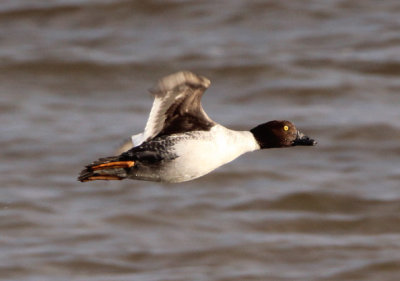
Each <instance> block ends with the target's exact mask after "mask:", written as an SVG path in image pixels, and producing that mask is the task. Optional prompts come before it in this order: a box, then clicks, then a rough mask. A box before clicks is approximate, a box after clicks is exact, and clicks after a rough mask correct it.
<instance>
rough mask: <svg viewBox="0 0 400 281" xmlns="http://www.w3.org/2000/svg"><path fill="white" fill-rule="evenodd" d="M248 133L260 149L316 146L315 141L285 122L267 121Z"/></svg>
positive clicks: (290, 123)
mask: <svg viewBox="0 0 400 281" xmlns="http://www.w3.org/2000/svg"><path fill="white" fill-rule="evenodd" d="M250 132H252V133H253V135H254V138H255V139H256V140H257V142H258V144H259V145H260V148H261V149H264V148H278V147H290V146H297V145H303V146H312V145H316V144H317V142H316V141H315V140H313V139H310V138H309V137H307V136H306V135H304V134H303V133H301V132H300V131H299V130H297V129H296V126H295V125H294V124H293V123H292V122H289V121H286V120H282V121H279V120H274V121H269V122H267V123H264V124H261V125H258V126H257V127H255V128H253V129H251V130H250Z"/></svg>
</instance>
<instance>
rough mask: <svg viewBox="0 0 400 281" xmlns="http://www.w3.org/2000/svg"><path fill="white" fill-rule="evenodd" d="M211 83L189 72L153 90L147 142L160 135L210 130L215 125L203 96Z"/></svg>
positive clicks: (164, 81) (179, 73)
mask: <svg viewBox="0 0 400 281" xmlns="http://www.w3.org/2000/svg"><path fill="white" fill-rule="evenodd" d="M209 86H210V80H208V79H207V78H205V77H202V76H198V75H196V74H194V73H192V72H189V71H181V72H177V73H174V74H171V75H169V76H166V77H164V78H162V79H161V80H160V81H159V82H158V83H157V85H156V86H155V87H154V88H153V89H151V90H150V92H151V93H152V94H153V95H154V103H153V107H152V108H151V111H150V115H149V119H148V121H147V123H146V127H145V130H144V132H143V138H142V140H143V141H147V140H149V139H152V138H154V137H156V136H158V135H165V134H173V133H180V132H188V131H194V130H209V129H210V128H211V127H212V126H214V125H215V122H214V121H212V120H211V119H210V117H208V115H207V114H206V113H205V111H204V110H203V107H202V106H201V97H202V96H203V93H204V92H205V90H206V89H207V88H208V87H209Z"/></svg>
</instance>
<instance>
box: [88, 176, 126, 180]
mask: <svg viewBox="0 0 400 281" xmlns="http://www.w3.org/2000/svg"><path fill="white" fill-rule="evenodd" d="M122 179H123V178H121V177H118V176H91V177H88V178H87V179H85V180H83V181H96V180H122Z"/></svg>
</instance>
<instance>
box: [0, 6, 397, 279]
mask: <svg viewBox="0 0 400 281" xmlns="http://www.w3.org/2000/svg"><path fill="white" fill-rule="evenodd" d="M399 30H400V2H399V1H397V0H396V1H394V0H393V1H372V0H370V1H368V0H363V1H358V0H350V1H344V0H326V1H319V0H318V1H289V0H287V1H278V0H276V1H218V2H214V1H161V0H160V1H124V0H115V1H111V0H108V1H107V0H73V1H67V0H56V1H39V0H2V1H1V2H0V46H1V47H0V120H1V126H0V144H1V147H2V150H1V161H0V176H1V188H0V216H1V218H0V279H2V280H35V281H36V280H37V281H39V280H40V281H42V280H52V281H61V280H79V281H81V280H82V281H83V280H85V281H86V280H89V281H90V280H96V281H97V280H116V281H118V280H140V281H142V280H143V281H153V280H154V281H156V280H174V281H180V280H182V281H184V280H185V281H186V280H196V281H197V280H204V281H208V280H213V281H214V280H215V281H228V280H271V281H280V280H304V281H313V280H363V281H364V280H377V281H378V280H379V281H382V280H400V122H399V120H400V96H399V92H400V79H399V76H400V32H399ZM181 69H189V70H192V71H194V72H196V73H199V74H202V75H204V76H206V77H209V78H210V79H211V81H212V85H211V87H210V89H209V90H208V91H207V92H206V94H205V95H204V99H203V104H204V107H205V109H206V111H207V112H208V114H209V115H210V117H211V118H213V119H214V120H216V121H218V122H220V123H222V124H224V125H227V126H228V127H231V128H236V129H246V128H251V127H253V126H255V125H257V124H259V123H262V122H265V121H268V120H272V119H288V120H291V121H293V122H294V123H295V124H296V125H297V127H298V128H300V129H301V130H302V131H304V132H305V133H307V134H308V135H310V136H311V137H313V138H315V139H316V140H318V142H319V145H318V146H317V147H297V148H291V149H280V150H269V151H262V152H257V153H251V154H247V155H245V156H243V157H241V158H240V159H238V160H236V161H235V162H233V163H230V164H228V165H226V166H224V167H222V168H220V169H218V170H216V171H215V172H213V173H211V174H209V175H207V176H205V177H203V178H200V179H198V180H195V181H192V182H188V183H182V184H174V185H164V184H159V183H149V182H139V181H122V182H94V183H85V184H82V183H79V182H77V181H76V176H77V174H78V172H79V171H80V169H81V167H82V166H83V165H84V164H86V163H87V162H89V161H91V160H94V159H96V158H97V157H100V156H108V155H110V154H111V153H113V151H114V149H115V148H117V147H118V145H119V144H120V143H121V142H122V141H123V140H124V139H125V138H126V137H128V136H129V135H131V134H133V133H138V132H140V131H142V129H143V127H144V123H145V121H146V119H147V114H148V112H149V110H150V106H151V103H152V100H151V98H150V96H149V95H148V94H147V89H148V88H150V87H151V86H152V85H153V84H154V82H155V81H156V80H157V79H158V78H160V77H162V76H163V75H166V74H169V73H172V72H175V71H177V70H181Z"/></svg>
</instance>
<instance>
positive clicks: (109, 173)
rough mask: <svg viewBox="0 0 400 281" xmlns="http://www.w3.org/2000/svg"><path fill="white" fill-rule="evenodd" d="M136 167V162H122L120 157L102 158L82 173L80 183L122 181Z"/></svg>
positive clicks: (79, 178)
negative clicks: (129, 170)
mask: <svg viewBox="0 0 400 281" xmlns="http://www.w3.org/2000/svg"><path fill="white" fill-rule="evenodd" d="M134 165H135V162H134V161H120V159H119V156H111V157H106V158H100V159H99V160H96V161H94V162H93V163H91V164H89V165H87V166H86V167H85V169H83V170H82V171H81V173H80V175H79V177H78V181H81V182H86V181H94V180H122V179H124V178H126V177H127V170H128V169H130V168H131V167H133V166H134Z"/></svg>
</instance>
